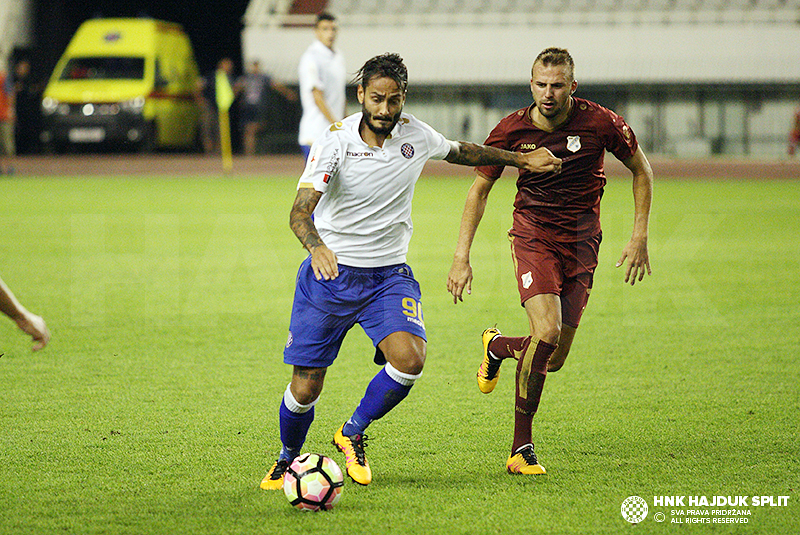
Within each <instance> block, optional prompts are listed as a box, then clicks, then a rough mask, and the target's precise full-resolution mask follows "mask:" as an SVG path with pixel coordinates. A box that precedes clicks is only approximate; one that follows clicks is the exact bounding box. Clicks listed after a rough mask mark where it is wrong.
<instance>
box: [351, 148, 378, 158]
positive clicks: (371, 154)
mask: <svg viewBox="0 0 800 535" xmlns="http://www.w3.org/2000/svg"><path fill="white" fill-rule="evenodd" d="M347 155H348V156H350V157H351V158H374V157H375V153H374V152H370V151H368V150H367V151H364V152H352V151H347Z"/></svg>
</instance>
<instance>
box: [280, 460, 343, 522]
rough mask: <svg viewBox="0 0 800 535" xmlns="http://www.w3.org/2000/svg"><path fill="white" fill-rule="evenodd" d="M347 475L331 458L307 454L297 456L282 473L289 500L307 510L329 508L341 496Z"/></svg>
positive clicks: (284, 490) (285, 491)
mask: <svg viewBox="0 0 800 535" xmlns="http://www.w3.org/2000/svg"><path fill="white" fill-rule="evenodd" d="M343 486H344V477H342V471H341V470H340V469H339V466H338V465H337V464H336V463H335V462H334V461H333V459H331V458H330V457H325V456H324V455H319V454H317V453H304V454H302V455H300V456H299V457H297V458H295V460H294V461H293V462H292V464H290V465H289V468H288V469H287V470H286V474H285V475H284V476H283V492H284V494H286V498H287V499H288V500H289V503H290V504H292V505H294V506H295V507H297V508H298V509H302V510H304V511H320V510H321V511H329V510H330V509H331V508H333V506H334V505H336V503H337V502H338V501H339V499H340V498H341V497H342V487H343Z"/></svg>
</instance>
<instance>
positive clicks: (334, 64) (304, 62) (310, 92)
mask: <svg viewBox="0 0 800 535" xmlns="http://www.w3.org/2000/svg"><path fill="white" fill-rule="evenodd" d="M338 33H339V26H338V24H337V23H336V17H334V16H333V15H331V14H330V13H324V12H323V13H320V14H319V15H317V22H316V24H315V25H314V36H315V37H316V39H315V40H314V42H313V43H311V44H310V45H309V47H308V48H307V49H306V51H305V52H304V53H303V55H302V56H301V57H300V63H299V65H298V67H297V74H298V79H299V82H300V103H301V104H302V106H303V115H302V117H301V118H300V128H299V132H298V136H297V141H298V143H299V144H300V149H301V150H302V151H303V155H304V156H305V157H306V159H308V153H309V151H310V150H311V145H312V144H313V143H314V141H316V140H317V138H318V137H319V136H321V135H322V133H323V132H325V130H326V129H327V128H328V126H330V125H331V123H335V122H336V121H338V120H340V119H341V118H342V117H344V113H345V104H346V96H345V86H346V85H347V70H346V69H345V63H344V56H343V55H342V53H341V52H339V51H338V50H336V49H335V48H334V43H335V42H336V36H337V35H338Z"/></svg>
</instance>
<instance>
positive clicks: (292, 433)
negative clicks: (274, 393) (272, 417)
mask: <svg viewBox="0 0 800 535" xmlns="http://www.w3.org/2000/svg"><path fill="white" fill-rule="evenodd" d="M316 402H317V401H316V400H314V401H312V402H311V403H309V404H308V405H301V404H300V403H298V402H297V400H295V399H294V396H293V395H292V392H291V390H289V387H288V386H287V387H286V392H285V393H284V394H283V400H281V407H280V409H279V410H278V416H279V420H280V429H281V444H283V447H282V448H281V453H280V456H279V458H280V459H286V460H287V461H291V460H293V459H294V458H295V457H297V456H298V455H300V451H301V450H302V449H303V444H305V441H306V435H308V429H309V428H310V427H311V422H313V421H314V404H315V403H316Z"/></svg>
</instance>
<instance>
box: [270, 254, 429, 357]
mask: <svg viewBox="0 0 800 535" xmlns="http://www.w3.org/2000/svg"><path fill="white" fill-rule="evenodd" d="M421 297H422V294H421V292H420V289H419V283H418V282H417V281H416V279H414V274H413V273H412V271H411V268H410V267H408V266H407V265H406V264H398V265H395V266H386V267H380V268H354V267H350V266H343V265H341V264H340V265H339V276H338V277H336V278H335V279H333V280H329V281H326V280H324V279H323V280H319V281H318V280H317V279H316V277H315V276H314V270H313V269H312V268H311V257H310V256H309V257H308V258H306V259H305V261H304V262H303V263H302V264H301V265H300V271H299V272H298V274H297V286H296V288H295V292H294V303H293V304H292V319H291V322H290V324H289V339H288V340H287V342H286V349H284V351H283V361H284V362H285V363H286V364H292V365H296V366H308V367H313V368H327V367H328V366H330V365H331V364H333V361H334V360H335V359H336V356H337V355H338V354H339V349H340V348H341V346H342V341H343V340H344V336H345V334H347V331H349V330H350V329H351V328H352V327H353V326H354V325H355V324H356V323H358V324H360V325H361V328H362V329H364V332H366V333H367V336H369V337H370V338H371V339H372V343H373V345H374V346H375V362H376V363H377V364H383V363H385V362H386V360H385V358H384V357H383V354H382V352H381V351H380V350H379V349H378V344H379V343H380V342H381V340H383V339H384V338H386V337H387V336H389V335H390V334H392V333H395V332H398V331H404V332H408V333H411V334H413V335H415V336H419V337H420V338H422V339H423V340H427V337H426V335H425V323H424V322H423V319H422V303H421V302H420V299H421Z"/></svg>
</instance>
